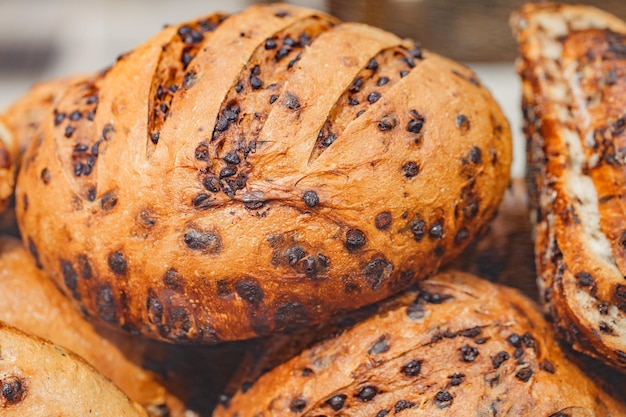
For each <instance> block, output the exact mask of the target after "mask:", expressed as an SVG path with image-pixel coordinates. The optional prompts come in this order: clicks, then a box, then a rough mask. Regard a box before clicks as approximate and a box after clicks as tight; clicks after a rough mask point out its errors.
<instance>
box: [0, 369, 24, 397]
mask: <svg viewBox="0 0 626 417" xmlns="http://www.w3.org/2000/svg"><path fill="white" fill-rule="evenodd" d="M26 393H27V389H26V384H25V383H24V381H22V379H21V378H20V377H18V376H16V375H9V376H6V377H4V378H2V398H4V399H5V400H6V402H7V403H9V404H17V403H19V402H20V401H22V400H23V399H24V397H25V396H26Z"/></svg>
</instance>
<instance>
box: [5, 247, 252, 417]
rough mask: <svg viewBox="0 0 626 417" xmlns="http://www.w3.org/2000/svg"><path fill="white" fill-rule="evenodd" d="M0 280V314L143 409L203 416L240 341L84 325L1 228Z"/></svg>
mask: <svg viewBox="0 0 626 417" xmlns="http://www.w3.org/2000/svg"><path fill="white" fill-rule="evenodd" d="M31 250H32V247H31ZM35 256H36V254H35ZM0 288H2V291H0V306H2V308H0V321H2V322H5V323H9V324H10V325H11V326H13V327H16V328H19V329H21V330H23V331H26V332H28V333H31V334H34V335H37V336H39V337H41V338H44V339H46V340H50V341H51V342H53V343H56V344H58V345H60V346H62V347H63V348H66V349H68V350H70V351H72V352H74V353H76V354H78V355H79V356H81V357H82V358H83V359H85V360H86V361H87V362H88V363H90V364H91V365H92V366H94V367H95V368H96V369H97V370H98V371H99V372H100V373H102V374H103V375H104V376H105V377H107V378H109V379H110V380H111V381H112V382H113V383H114V384H115V385H117V386H118V387H119V388H120V389H121V390H122V391H123V392H124V393H125V394H126V395H128V396H129V397H130V398H131V399H132V400H133V401H135V402H137V403H139V404H140V405H142V406H143V407H144V408H145V409H146V411H147V413H148V415H149V416H150V417H189V416H195V415H198V416H208V415H209V414H210V411H211V410H212V408H213V406H214V404H215V402H216V400H217V394H218V392H219V390H220V389H221V388H222V386H223V385H224V384H225V383H226V381H227V379H228V377H229V376H230V374H231V373H232V368H233V367H234V366H235V363H237V360H238V358H239V357H240V356H241V351H242V346H237V345H236V346H232V345H230V346H225V347H222V346H219V347H205V348H203V349H201V348H200V347H195V346H177V345H172V344H166V343H161V342H156V341H152V340H149V339H145V338H140V337H138V336H136V335H129V334H125V333H122V332H117V331H114V330H111V329H108V328H104V327H102V326H97V325H96V326H92V324H91V323H89V322H88V321H87V320H86V319H85V318H84V317H82V315H81V314H80V313H79V312H78V311H76V310H75V309H74V308H73V306H72V305H71V302H70V300H69V299H67V297H65V296H64V295H63V294H62V293H61V292H60V291H59V289H58V288H57V287H56V285H55V284H54V282H52V280H50V279H49V277H48V276H46V274H45V273H44V272H42V271H41V270H39V269H38V268H37V267H36V265H35V262H34V261H33V260H32V257H31V256H30V255H29V254H28V252H27V249H26V248H24V247H23V246H22V244H21V242H20V241H19V240H17V239H15V238H9V237H6V236H2V237H0ZM1 354H2V352H1V351H0V355H1ZM0 414H2V413H1V412H0Z"/></svg>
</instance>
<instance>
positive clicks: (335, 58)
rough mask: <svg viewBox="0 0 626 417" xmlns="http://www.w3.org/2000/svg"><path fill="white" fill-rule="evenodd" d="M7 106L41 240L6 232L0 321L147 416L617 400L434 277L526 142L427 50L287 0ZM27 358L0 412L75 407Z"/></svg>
mask: <svg viewBox="0 0 626 417" xmlns="http://www.w3.org/2000/svg"><path fill="white" fill-rule="evenodd" d="M538 9H540V10H543V9H541V7H538ZM524 10H525V11H522V12H520V13H528V15H529V16H530V15H532V14H533V13H534V11H533V9H532V7H531V8H527V9H524ZM555 10H559V12H560V11H561V10H560V9H559V8H558V7H555ZM564 10H567V8H564ZM526 19H530V18H529V17H527V18H526ZM553 20H555V19H553ZM557 20H558V19H557ZM529 21H532V19H530V20H529ZM518 22H519V21H518ZM522 26H524V25H522V24H521V23H519V24H518V27H522ZM524 29H526V27H525V28H524ZM572 30H574V28H572ZM526 36H528V37H532V36H534V35H533V33H532V32H528V31H527V32H524V35H523V36H522V37H521V38H520V39H525V37H526ZM522 51H524V49H523V48H522ZM2 120H3V121H4V128H3V129H2V130H0V135H1V136H2V138H3V139H5V138H6V140H4V142H6V143H7V144H10V145H7V146H8V147H10V148H11V149H12V152H13V153H14V158H15V159H14V161H20V159H21V165H20V169H19V176H18V181H17V187H16V191H15V208H16V213H17V220H18V224H19V229H20V233H21V238H22V241H23V243H24V245H23V247H22V246H21V245H19V244H17V243H16V242H15V241H9V240H6V241H3V243H2V245H0V265H1V266H2V268H3V271H4V273H3V280H4V282H3V284H4V285H5V287H6V289H7V290H6V292H5V293H4V294H2V297H1V298H0V300H2V304H3V305H5V306H6V308H5V309H4V312H1V313H0V320H3V321H6V322H8V323H10V324H11V325H12V326H16V327H19V328H21V329H22V331H26V332H30V333H33V334H37V335H38V336H39V337H43V338H45V339H49V340H52V341H55V342H57V343H60V344H62V345H64V346H65V347H66V348H69V349H70V350H72V351H75V352H76V353H78V354H80V355H81V356H83V357H84V358H85V359H86V360H87V361H89V362H90V363H91V364H92V365H93V366H95V367H97V368H98V369H99V372H102V373H103V374H104V375H106V376H107V377H108V378H110V379H111V380H112V382H113V383H114V384H116V385H117V386H119V387H120V388H122V389H123V390H124V391H125V393H126V394H127V395H128V396H129V397H130V398H132V400H134V401H136V402H137V403H139V404H141V406H142V407H143V408H144V409H145V411H146V412H147V413H148V414H149V415H150V416H161V417H163V416H172V417H175V416H180V417H189V416H208V415H210V414H211V413H213V415H215V416H222V415H224V416H226V415H228V416H233V415H238V416H240V417H243V416H245V415H250V416H262V415H265V416H274V415H315V416H318V415H346V416H347V415H354V416H361V415H376V416H380V417H382V416H385V415H391V414H398V413H405V414H406V415H433V414H446V415H459V414H462V413H466V412H468V410H470V411H469V412H470V413H472V414H473V413H476V414H478V415H491V414H493V415H500V414H507V413H508V414H512V415H528V414H529V413H539V414H541V415H543V414H545V415H552V416H564V415H570V414H571V413H573V414H571V415H587V414H590V415H623V414H626V406H625V405H624V404H622V403H620V402H619V400H617V399H616V398H615V397H614V396H612V394H611V393H607V392H606V391H605V390H604V389H603V388H602V387H601V386H600V385H599V384H598V383H596V382H594V381H593V379H592V378H590V377H589V376H587V375H586V374H585V373H584V372H583V371H582V370H581V369H580V368H579V367H578V366H577V365H576V364H575V363H574V362H573V361H572V359H571V357H569V356H568V355H569V354H568V353H567V352H566V351H564V350H563V349H562V348H561V347H560V346H559V345H558V343H557V342H556V339H555V337H554V334H553V332H552V329H551V328H550V326H549V325H548V323H547V322H546V321H545V319H544V318H543V317H542V316H541V315H540V313H538V310H537V307H536V306H535V305H534V304H533V302H531V301H529V300H528V299H527V298H525V297H524V296H522V295H521V294H519V293H517V292H516V291H515V290H512V289H509V288H505V287H502V286H499V285H496V284H492V283H488V282H486V281H484V280H481V279H480V278H477V277H474V276H471V275H468V274H466V273H462V272H456V271H449V272H444V273H439V274H437V271H438V270H439V269H440V268H441V267H442V266H444V265H445V264H447V263H449V262H450V261H452V260H454V259H457V258H458V256H459V255H460V254H461V252H463V251H464V250H465V249H466V248H467V247H468V246H469V245H470V243H471V242H472V241H475V240H476V239H479V238H480V237H481V236H484V235H485V234H489V232H488V231H487V227H488V222H489V221H490V220H491V219H492V218H493V217H494V215H495V213H496V210H497V209H498V207H499V206H500V203H501V200H502V197H503V195H504V193H505V190H506V188H507V185H508V184H509V170H510V164H511V137H510V131H509V126H508V122H507V120H506V118H505V117H504V115H503V114H502V111H501V109H500V108H499V106H498V105H497V103H496V102H495V101H494V99H493V97H492V96H491V94H490V93H489V92H488V91H487V90H486V89H485V88H484V87H483V86H482V84H481V82H480V81H479V80H478V78H477V77H476V75H475V74H473V73H472V72H471V71H470V70H469V69H467V68H466V67H464V66H462V65H460V64H458V63H455V62H453V61H450V60H448V59H445V58H443V57H441V56H439V55H437V54H435V53H432V52H430V51H427V50H424V49H422V48H420V47H419V46H418V45H416V44H415V43H414V42H412V41H410V40H406V39H401V38H399V37H397V36H395V35H393V34H390V33H388V32H385V31H382V30H379V29H376V28H373V27H370V26H366V25H362V24H357V23H343V22H340V21H338V20H337V19H335V18H333V17H331V16H328V15H326V14H324V13H320V12H317V11H314V10H310V9H305V8H299V7H293V6H289V5H285V4H271V5H260V6H253V7H250V8H249V9H246V10H244V11H242V12H241V13H238V14H234V15H230V16H228V15H224V14H219V13H217V14H213V15H209V16H206V17H203V18H201V19H198V20H195V21H192V22H187V23H183V24H179V25H174V26H169V27H166V28H165V29H163V31H161V32H160V33H159V34H157V35H156V36H154V37H153V38H152V39H150V40H148V41H147V42H146V43H144V44H142V45H140V46H138V47H137V48H136V49H134V50H133V51H130V52H129V53H127V54H125V55H122V56H120V57H119V58H118V60H117V62H116V63H115V64H114V65H112V66H111V67H109V68H107V69H105V70H103V71H101V72H99V73H97V74H89V75H82V76H75V77H70V78H66V79H62V80H58V81H53V82H50V83H47V84H42V85H39V86H38V87H36V88H35V89H33V90H32V91H31V92H30V93H29V94H28V95H26V96H25V97H24V98H22V99H21V100H20V101H18V102H17V103H16V104H15V105H14V106H12V107H11V108H10V109H9V110H8V111H7V112H6V113H5V114H4V115H2ZM0 126H2V125H0ZM534 133H536V132H534ZM22 151H23V154H22ZM14 165H15V164H14ZM14 165H11V167H10V168H11V170H13V171H11V172H14V168H13V166H14ZM537 169H538V168H535V170H537ZM537 181H539V180H537ZM7 184H8V185H7V187H8V190H9V193H10V191H11V190H12V187H11V184H10V182H8V183H7ZM1 197H2V196H1V195H0V198H1ZM543 210H545V208H544V209H543ZM614 221H618V220H615V219H614ZM505 235H506V233H505ZM552 235H554V232H551V234H550V236H552ZM508 240H509V239H504V240H502V239H500V240H499V242H504V244H507V241H508ZM537 241H538V245H539V244H540V242H542V241H541V239H538V240H537ZM528 242H530V240H528ZM543 242H545V239H544V240H543ZM480 245H481V244H480V243H478V244H476V243H474V244H473V246H474V249H473V251H474V252H470V253H475V252H476V251H477V250H478V251H479V250H480V249H477V248H480ZM487 247H489V246H488V245H487ZM483 253H484V252H483ZM465 256H466V257H467V256H468V255H465ZM483 257H484V255H483ZM466 259H467V258H466ZM472 259H474V260H473V261H470V262H469V263H470V264H471V263H473V264H476V261H475V259H480V258H479V257H477V258H472ZM463 264H465V265H467V264H468V262H467V261H465V262H464V261H457V265H463ZM554 268H559V266H558V265H555V266H554ZM477 270H479V271H481V270H482V269H481V267H480V265H479V266H478V269H477ZM540 273H541V271H540ZM16 277H19V278H17V279H16ZM542 277H543V275H542ZM542 282H548V281H547V278H546V279H544V278H542ZM54 284H56V287H57V288H55V285H54ZM594 285H595V284H594ZM598 285H600V284H598ZM519 286H520V287H524V285H523V284H522V285H519ZM594 288H595V287H594ZM598 288H600V287H598ZM602 288H604V287H602ZM59 290H60V292H59ZM553 291H558V290H556V289H555V290H553ZM61 293H62V294H61ZM26 298H28V299H30V300H33V304H32V306H27V305H26V304H25V303H24V301H23V300H24V299H26ZM554 299H556V295H555V296H554ZM35 300H36V301H35ZM618 307H619V306H618ZM551 311H552V310H551ZM610 314H612V315H615V313H614V312H613V311H612V310H611V312H610ZM557 317H558V316H557ZM557 323H558V320H557ZM615 323H616V322H615ZM615 323H614V325H617V326H619V323H617V324H615ZM11 332H17V331H13V330H11ZM18 334H20V338H19V340H20V341H21V342H20V343H22V344H24V345H25V346H26V345H28V344H33V343H34V344H35V345H37V344H42V343H48V342H42V341H41V340H39V339H32V340H29V341H27V340H26V338H27V336H26V335H24V334H22V333H19V332H18ZM258 337H263V339H254V338H258ZM245 340H250V342H243V343H235V341H245ZM0 343H4V342H0ZM218 343H219V344H220V345H219V347H217V348H215V347H211V346H206V345H214V344H218ZM189 344H194V345H197V346H194V347H190V346H181V345H189ZM203 345H204V346H203ZM46 346H52V345H50V344H47V345H46ZM0 348H2V358H1V359H0V366H4V365H5V363H4V361H5V360H7V359H5V356H4V346H0ZM33 349H35V348H33ZM53 350H54V349H53ZM242 351H246V353H245V354H244V355H243V356H241V352H242ZM602 354H604V353H602V352H601V353H600V354H599V355H602ZM49 355H50V349H48V350H45V349H40V356H41V358H36V359H41V360H42V361H53V362H54V360H55V359H54V358H53V359H47V358H48V356H49ZM599 355H596V356H599ZM22 356H23V354H16V355H13V356H11V358H14V357H15V358H18V359H20V360H23V359H24V358H23V357H22ZM71 357H72V358H73V356H71ZM606 361H607V362H608V363H611V364H614V363H615V361H613V360H611V359H607V360H606ZM235 362H241V364H242V365H241V366H240V368H239V370H238V371H237V372H235V376H234V377H233V379H232V380H231V382H230V383H228V384H226V378H228V376H229V375H230V374H232V373H233V371H234V368H235V365H234V363H235ZM81 364H82V362H81ZM10 366H11V369H12V371H11V372H12V373H7V374H6V375H5V374H1V375H0V380H2V387H3V389H2V393H3V396H4V394H5V381H9V382H7V384H9V385H10V384H12V383H11V382H10V381H12V380H11V379H10V378H14V376H15V375H18V376H17V378H19V380H18V383H17V384H18V385H19V386H20V387H22V388H23V387H27V388H28V391H24V392H28V394H27V395H22V394H20V396H19V401H9V400H7V402H6V403H5V404H4V408H3V409H2V410H0V414H2V412H3V410H9V411H7V412H8V413H13V414H7V415H33V416H35V415H42V416H44V415H49V414H50V411H52V410H55V409H56V408H54V407H57V406H68V407H71V405H72V404H71V403H66V404H61V405H59V404H54V405H50V406H49V407H48V406H46V404H45V402H42V401H44V400H45V397H44V394H43V392H44V391H42V390H45V388H43V386H42V385H39V383H38V382H37V381H38V378H39V377H38V376H37V374H36V373H35V372H34V370H33V368H32V366H31V365H30V364H28V363H26V362H24V364H21V362H15V363H11V364H10ZM62 366H68V365H62ZM72 366H74V365H72ZM81 366H85V365H84V364H82V365H81ZM89 369H90V370H91V371H93V370H92V369H91V368H89ZM3 372H4V371H3ZM94 372H95V371H94ZM96 375H99V374H97V372H96ZM60 377H63V378H65V377H64V376H62V375H61V376H60ZM99 378H101V379H102V381H104V382H102V384H103V385H106V386H107V387H106V390H107V392H109V391H110V392H115V393H116V395H118V397H116V398H108V397H107V398H106V401H107V402H108V403H111V402H112V403H114V405H112V406H111V407H113V406H114V407H118V406H119V407H120V409H119V410H118V409H113V408H110V407H109V406H97V404H96V405H94V403H90V402H88V401H87V400H85V401H84V402H81V401H83V400H84V399H87V398H91V399H93V398H97V399H98V400H99V398H100V395H101V394H100V393H98V390H100V389H102V388H99V385H98V386H96V385H94V384H93V383H90V382H81V381H79V382H77V383H79V384H80V385H79V386H76V388H75V390H79V391H81V393H82V394H81V395H82V396H77V397H76V401H77V402H81V405H80V406H77V407H76V410H80V409H83V408H80V407H90V410H92V411H91V412H92V413H100V414H96V415H102V416H108V415H115V416H118V415H126V414H123V412H124V411H120V410H123V409H124V410H125V409H130V408H129V407H131V408H132V409H133V410H135V411H134V412H137V411H136V410H138V409H139V408H138V407H139V406H137V405H134V404H133V403H132V402H131V400H128V399H127V398H126V397H125V396H124V395H122V394H121V392H120V391H117V388H114V387H113V386H112V385H111V384H110V382H109V381H106V379H105V378H102V377H99ZM225 384H226V388H225V393H224V394H223V395H221V396H220V405H219V406H218V407H217V408H216V409H215V411H213V410H212V406H211V400H212V399H215V398H216V397H217V392H218V391H219V390H221V389H222V387H223V386H224V385H225ZM9 385H7V387H9V388H7V389H8V391H7V392H12V391H11V389H10V386H9ZM11 386H15V387H17V385H15V384H13V385H11ZM59 386H60V387H64V386H65V385H63V384H59ZM5 398H6V396H5ZM15 398H17V397H15ZM29 398H32V401H33V402H34V401H35V399H36V398H43V399H44V400H37V404H39V405H38V406H39V407H40V408H39V409H38V411H28V412H26V411H22V410H21V408H20V407H22V405H19V404H22V403H23V404H24V407H26V405H27V404H28V403H27V402H26V401H22V400H23V399H26V400H28V399H29ZM103 398H104V397H103ZM124 407H125V408H124ZM96 409H97V411H96ZM141 411H142V412H143V410H141ZM46 413H47V414H46ZM83 414H85V413H84V412H83ZM128 415H132V414H128Z"/></svg>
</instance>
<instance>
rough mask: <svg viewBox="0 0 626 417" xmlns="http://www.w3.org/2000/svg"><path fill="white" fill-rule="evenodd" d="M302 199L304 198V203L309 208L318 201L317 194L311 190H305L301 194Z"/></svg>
mask: <svg viewBox="0 0 626 417" xmlns="http://www.w3.org/2000/svg"><path fill="white" fill-rule="evenodd" d="M302 199H303V200H304V204H306V205H307V207H310V208H313V207H316V206H317V205H318V204H319V203H320V198H319V196H318V195H317V193H316V192H315V191H313V190H309V191H306V192H305V193H304V194H303V195H302Z"/></svg>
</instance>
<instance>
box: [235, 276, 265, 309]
mask: <svg viewBox="0 0 626 417" xmlns="http://www.w3.org/2000/svg"><path fill="white" fill-rule="evenodd" d="M235 291H237V294H239V296H240V297H241V299H242V300H244V301H246V302H248V303H250V304H252V305H253V306H255V307H256V306H258V305H259V303H260V302H261V301H263V297H264V296H265V293H264V292H263V289H262V288H261V286H260V285H259V283H258V282H257V281H256V280H255V279H252V278H246V279H242V280H240V281H238V282H237V283H236V284H235Z"/></svg>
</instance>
